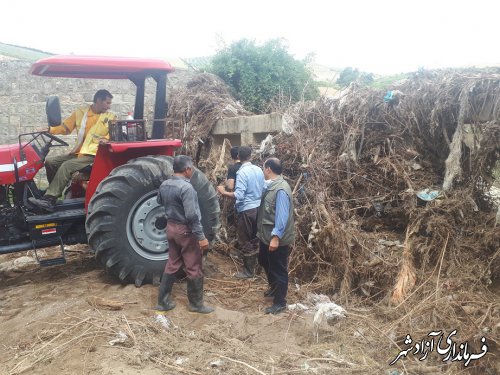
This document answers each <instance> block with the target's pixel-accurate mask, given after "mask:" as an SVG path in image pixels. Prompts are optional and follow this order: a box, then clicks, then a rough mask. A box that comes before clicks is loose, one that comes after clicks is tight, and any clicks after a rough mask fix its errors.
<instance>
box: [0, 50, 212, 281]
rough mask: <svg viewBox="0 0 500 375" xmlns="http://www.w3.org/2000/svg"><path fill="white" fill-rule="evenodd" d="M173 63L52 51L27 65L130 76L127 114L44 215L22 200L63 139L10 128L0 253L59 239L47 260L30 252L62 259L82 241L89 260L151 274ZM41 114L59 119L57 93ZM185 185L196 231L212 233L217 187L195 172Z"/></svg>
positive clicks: (162, 242)
mask: <svg viewBox="0 0 500 375" xmlns="http://www.w3.org/2000/svg"><path fill="white" fill-rule="evenodd" d="M173 70H174V69H173V67H172V66H171V65H170V64H168V63H167V62H165V61H162V60H155V59H135V58H116V57H110V58H101V57H84V56H54V57H49V58H44V59H41V60H39V61H37V62H35V63H34V64H33V65H32V67H31V70H30V72H31V73H32V74H34V75H37V76H45V77H73V78H86V79H87V78H97V79H129V80H131V81H132V82H133V83H134V84H135V86H136V97H135V107H134V120H133V121H130V122H127V121H120V122H118V123H116V124H112V125H111V126H114V128H113V130H115V131H114V132H113V131H111V128H110V135H111V136H112V137H111V141H110V142H109V143H108V144H103V145H100V146H99V150H98V152H97V155H96V157H95V161H94V164H93V166H92V169H91V171H90V178H89V181H88V184H85V185H84V186H86V190H85V191H84V192H83V195H82V196H81V197H79V198H75V197H74V196H73V197H72V198H68V199H64V200H62V201H59V202H58V203H57V205H56V209H55V211H54V212H53V213H50V214H47V213H39V212H37V210H36V208H35V207H33V206H32V205H31V204H30V203H29V201H28V198H30V197H36V198H40V197H41V196H42V194H43V193H42V191H40V189H39V188H38V187H37V186H36V184H35V182H34V181H33V178H34V177H35V175H36V174H37V172H38V171H39V170H40V169H41V168H42V167H43V164H44V160H45V157H46V156H47V154H48V153H49V151H50V149H51V148H52V147H56V146H67V143H66V142H65V141H63V140H62V139H60V138H58V137H56V136H54V135H51V134H50V133H48V132H33V133H26V134H21V135H19V143H18V144H13V145H6V146H0V254H6V253H13V252H19V251H26V250H34V251H35V254H36V256H37V259H38V254H37V252H36V250H37V249H40V248H46V247H49V246H60V249H61V254H60V255H59V256H57V257H56V258H52V259H43V260H40V259H39V262H40V264H41V265H43V266H48V265H55V264H62V263H65V257H64V246H65V245H69V244H77V243H88V244H89V247H90V249H91V251H93V252H95V257H96V259H97V261H98V262H99V263H101V264H102V266H104V267H105V268H106V270H107V271H108V272H109V273H111V274H113V275H115V276H117V277H118V278H119V279H120V280H121V281H122V282H123V283H128V282H133V283H135V285H136V286H140V285H142V284H143V283H151V282H153V283H155V282H157V281H158V280H159V278H160V276H161V274H162V273H163V269H164V267H165V262H166V260H167V258H168V242H167V238H166V220H165V215H164V208H163V207H161V206H160V205H158V203H157V202H156V194H157V191H158V188H159V186H160V184H161V183H162V182H163V181H164V180H165V179H166V178H168V177H169V176H170V175H171V174H172V173H173V171H172V161H173V158H172V156H173V155H174V151H175V149H176V148H178V147H180V146H181V141H180V140H178V139H164V136H165V117H166V112H167V104H166V90H167V74H168V73H170V72H172V71H173ZM148 77H152V78H153V79H154V81H155V82H156V98H155V106H154V119H155V120H154V121H153V126H152V137H151V138H152V139H147V137H146V135H145V134H144V133H145V132H144V130H145V129H144V128H145V126H144V123H145V122H144V93H145V84H146V79H147V78H148ZM47 117H48V120H49V125H58V124H60V123H61V111H60V107H59V101H58V100H55V99H54V98H53V97H52V98H50V99H49V100H48V102H47ZM130 129H134V131H135V132H134V134H132V133H131V132H130ZM116 130H118V132H116ZM139 130H140V131H139ZM113 133H114V136H113ZM140 133H142V134H143V136H142V137H141V136H140ZM130 140H132V141H130ZM191 183H192V184H193V186H194V188H195V189H196V191H197V192H198V200H199V204H200V209H201V213H202V224H203V228H204V231H205V235H206V237H207V238H208V239H209V240H213V239H214V237H215V234H216V231H217V229H218V227H219V211H220V208H219V202H218V199H217V194H216V193H215V190H214V188H213V186H212V185H211V184H210V182H209V181H208V180H207V178H206V177H205V175H204V174H203V173H201V172H200V171H199V170H196V172H195V173H194V175H193V178H192V180H191Z"/></svg>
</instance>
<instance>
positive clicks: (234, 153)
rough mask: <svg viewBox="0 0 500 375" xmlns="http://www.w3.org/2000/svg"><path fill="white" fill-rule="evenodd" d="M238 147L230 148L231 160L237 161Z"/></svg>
mask: <svg viewBox="0 0 500 375" xmlns="http://www.w3.org/2000/svg"><path fill="white" fill-rule="evenodd" d="M238 150H239V147H238V146H234V147H231V159H233V160H238Z"/></svg>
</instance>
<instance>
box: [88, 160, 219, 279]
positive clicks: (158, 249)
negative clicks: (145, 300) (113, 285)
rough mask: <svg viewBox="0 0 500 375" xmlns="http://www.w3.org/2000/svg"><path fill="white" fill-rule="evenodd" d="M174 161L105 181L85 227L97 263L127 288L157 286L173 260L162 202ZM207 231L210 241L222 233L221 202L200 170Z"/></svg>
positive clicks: (125, 169) (138, 163) (150, 163)
mask: <svg viewBox="0 0 500 375" xmlns="http://www.w3.org/2000/svg"><path fill="white" fill-rule="evenodd" d="M172 162H173V158H172V157H169V156H146V157H141V158H138V159H134V160H131V161H129V162H128V163H127V164H124V165H122V166H120V167H118V168H116V169H114V170H113V171H112V172H111V174H110V175H109V176H108V177H106V178H105V179H104V180H102V181H101V183H100V184H99V186H98V187H97V190H96V192H95V194H94V196H93V197H92V199H91V200H90V202H89V206H88V212H87V219H86V223H85V227H86V231H87V236H88V241H89V245H90V248H91V249H92V250H93V251H95V255H96V259H97V261H98V262H100V263H101V264H102V265H103V266H104V267H105V268H106V270H107V271H108V273H110V274H112V275H115V276H117V277H118V278H119V279H120V280H121V282H122V283H135V285H136V286H141V285H142V284H144V283H155V282H157V281H158V280H159V279H160V276H161V275H162V273H163V270H164V268H165V263H166V261H167V259H168V242H167V236H166V220H165V209H164V208H163V206H160V205H159V204H158V203H157V202H156V195H157V192H158V188H159V187H160V185H161V183H162V182H163V181H164V180H166V179H167V178H168V177H169V176H170V175H172V173H173V170H172ZM191 184H192V185H193V187H194V188H195V190H196V191H197V193H198V203H199V205H200V211H201V215H202V225H203V230H204V232H205V236H206V237H207V239H208V240H209V241H212V240H213V239H214V238H215V234H216V232H217V230H218V228H219V213H220V207H219V201H218V198H217V194H216V193H215V189H214V188H213V186H212V185H211V183H210V182H209V181H208V179H207V178H206V176H205V175H204V174H203V173H202V172H200V171H199V170H198V169H196V170H195V172H194V174H193V177H192V179H191Z"/></svg>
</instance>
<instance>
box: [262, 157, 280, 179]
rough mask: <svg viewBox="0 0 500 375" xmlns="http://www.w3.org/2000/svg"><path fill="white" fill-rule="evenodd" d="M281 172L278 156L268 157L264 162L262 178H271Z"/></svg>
mask: <svg viewBox="0 0 500 375" xmlns="http://www.w3.org/2000/svg"><path fill="white" fill-rule="evenodd" d="M281 173H283V167H282V166H281V161H280V160H279V159H278V158H269V159H267V160H266V161H265V162H264V178H265V179H266V180H272V179H273V178H276V177H277V176H279V175H280V174H281Z"/></svg>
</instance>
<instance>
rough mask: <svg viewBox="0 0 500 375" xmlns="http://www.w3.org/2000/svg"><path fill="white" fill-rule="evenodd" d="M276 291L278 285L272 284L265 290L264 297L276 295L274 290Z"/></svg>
mask: <svg viewBox="0 0 500 375" xmlns="http://www.w3.org/2000/svg"><path fill="white" fill-rule="evenodd" d="M275 291H276V285H273V284H270V285H269V287H268V288H267V290H266V291H265V292H264V297H266V298H269V297H274V292H275Z"/></svg>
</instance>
